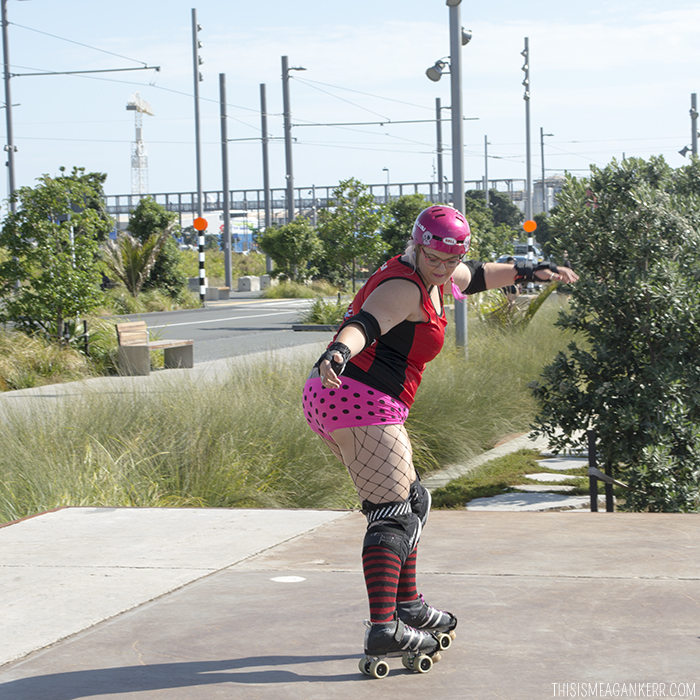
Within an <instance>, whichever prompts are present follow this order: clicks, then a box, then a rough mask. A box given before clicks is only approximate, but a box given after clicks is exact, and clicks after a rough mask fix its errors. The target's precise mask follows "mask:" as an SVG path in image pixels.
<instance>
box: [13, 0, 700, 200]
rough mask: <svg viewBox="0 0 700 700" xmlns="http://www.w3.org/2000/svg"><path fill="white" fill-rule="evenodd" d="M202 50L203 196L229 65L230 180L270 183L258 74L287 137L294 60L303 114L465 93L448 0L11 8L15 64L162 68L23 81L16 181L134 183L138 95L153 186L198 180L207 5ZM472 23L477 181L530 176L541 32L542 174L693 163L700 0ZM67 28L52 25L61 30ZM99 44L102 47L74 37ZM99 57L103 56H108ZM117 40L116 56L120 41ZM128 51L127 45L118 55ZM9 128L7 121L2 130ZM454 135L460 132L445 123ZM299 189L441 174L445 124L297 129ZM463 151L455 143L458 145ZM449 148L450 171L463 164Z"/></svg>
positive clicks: (404, 113)
mask: <svg viewBox="0 0 700 700" xmlns="http://www.w3.org/2000/svg"><path fill="white" fill-rule="evenodd" d="M195 4H196V7H197V16H198V20H199V23H200V24H202V25H203V30H202V31H201V32H200V35H199V36H200V40H201V41H202V43H203V45H204V46H203V48H202V49H201V56H202V58H203V59H204V64H203V66H202V72H203V74H204V78H205V80H204V82H203V83H201V84H200V90H201V97H202V103H201V110H202V140H203V144H204V145H203V166H204V188H205V189H212V190H215V189H220V188H221V146H220V120H219V104H218V100H219V92H218V91H219V77H218V76H219V73H225V74H226V81H227V102H228V113H229V123H228V132H229V133H228V136H229V138H230V139H253V140H251V141H234V142H232V143H231V144H230V145H229V158H230V169H231V175H230V186H231V188H232V189H242V188H249V189H253V188H259V187H261V186H262V164H261V155H260V154H261V147H260V142H259V140H256V139H258V138H259V136H260V116H259V105H260V102H259V90H260V88H259V86H260V83H265V84H266V86H267V101H268V111H269V113H270V117H269V131H270V132H271V134H272V136H275V137H281V136H282V133H283V131H282V118H281V112H282V89H281V79H280V73H281V67H280V57H281V56H282V55H288V56H289V61H290V65H292V66H299V65H301V66H304V67H305V68H306V69H307V70H306V71H305V72H303V73H294V74H293V76H294V79H293V80H292V82H291V101H292V113H293V122H294V123H296V124H302V123H304V124H309V123H313V122H316V123H336V122H359V121H378V120H380V119H390V120H393V121H398V120H417V119H428V120H432V119H433V118H434V109H435V98H436V97H440V98H441V99H442V103H443V105H449V102H450V85H449V77H447V76H446V77H444V78H443V79H442V80H441V81H440V82H439V83H432V82H430V81H429V80H428V79H427V78H426V77H425V69H426V68H427V67H428V66H430V65H432V64H433V63H434V62H435V60H436V59H438V58H441V57H443V56H446V55H448V54H449V37H448V26H449V25H448V19H449V10H448V8H447V7H446V6H445V3H444V0H353V2H352V3H339V2H321V0H298V1H297V2H292V1H290V0H268V1H267V2H257V3H251V2H243V1H242V0H229V1H228V2H223V1H220V0H200V1H199V2H196V0H194V2H193V0H190V1H189V2H181V1H180V0H167V2H166V1H165V0H141V2H136V0H121V1H120V2H119V3H118V4H117V3H106V2H95V0H92V1H91V2H85V1H83V0H67V1H66V2H61V3H57V2H55V0H27V1H20V0H8V3H7V6H8V19H9V22H10V26H9V36H10V62H11V66H12V68H11V71H12V72H16V73H23V72H33V71H36V70H39V71H62V70H94V69H103V68H122V67H132V66H136V65H138V62H143V63H147V64H149V65H159V66H161V71H160V72H159V73H155V72H152V71H141V72H131V73H112V74H102V75H100V76H92V77H77V76H34V77H17V78H14V79H13V80H12V102H13V104H14V105H17V106H15V107H14V108H13V115H14V132H15V143H16V146H17V148H18V152H17V154H16V169H17V184H18V185H32V184H33V183H34V181H35V179H36V178H37V177H38V176H40V175H41V174H43V173H49V174H56V173H57V172H58V168H59V167H60V166H62V165H64V166H66V167H67V168H69V169H70V168H71V167H72V166H74V165H77V166H84V167H85V168H87V169H88V170H96V171H101V172H106V173H108V179H107V183H106V191H107V193H109V194H124V193H128V192H129V191H130V189H131V158H130V155H131V142H132V141H133V139H134V117H133V112H127V111H126V109H125V108H126V103H127V101H128V99H129V97H130V95H131V94H132V93H133V92H136V91H138V92H139V93H140V95H141V97H142V98H143V99H145V100H147V101H148V102H149V103H150V104H151V105H152V107H153V110H154V112H155V116H153V117H150V116H146V117H144V139H145V142H146V146H147V151H148V159H149V188H150V191H151V192H154V193H155V192H175V191H192V190H194V189H195V188H196V183H195V172H194V107H193V101H192V97H191V95H192V90H193V79H192V48H191V9H192V7H193V5H195ZM461 11H462V23H463V25H464V26H465V27H466V28H468V29H471V30H472V31H473V33H474V38H473V40H472V42H471V43H470V44H469V45H468V46H466V47H465V48H464V49H463V71H464V81H463V89H464V112H465V116H469V117H476V118H478V119H477V120H474V121H470V122H466V123H465V177H466V178H467V179H480V178H481V177H482V175H483V172H484V155H483V148H484V146H483V144H484V136H488V139H489V142H490V146H489V154H490V156H491V157H490V159H489V176H490V177H492V178H524V177H525V107H524V102H523V99H522V93H523V87H522V85H521V82H522V79H523V73H522V71H521V65H522V57H521V56H520V51H521V50H522V48H523V40H524V37H526V36H527V37H529V40H530V54H531V57H530V68H531V76H530V78H531V94H532V101H531V114H532V146H533V164H532V165H533V174H534V176H535V177H539V175H540V172H541V162H540V150H539V132H540V127H542V128H543V129H544V131H545V133H550V134H553V136H550V137H547V138H546V147H545V159H546V167H547V171H548V174H553V173H555V172H557V173H562V172H564V170H569V171H571V172H573V173H574V174H577V175H582V174H585V172H586V171H587V169H588V167H589V165H590V164H591V163H595V164H598V165H603V164H605V163H607V162H609V161H610V160H611V159H612V158H613V157H617V158H620V157H621V156H622V155H623V153H624V154H626V155H628V156H631V155H634V156H640V157H649V156H650V155H658V154H662V155H664V156H665V157H666V158H667V160H668V161H669V163H671V164H672V165H674V166H678V165H681V164H683V163H684V162H685V161H684V159H683V158H682V157H681V156H680V155H679V154H678V150H679V149H681V148H682V147H683V146H684V145H686V144H689V143H690V118H689V114H688V110H689V108H690V94H691V93H692V92H700V6H699V5H698V3H696V2H686V1H683V0H668V1H667V2H665V3H663V4H661V3H658V2H644V1H637V2H628V1H627V0H608V1H606V2H603V1H599V0H592V1H590V2H588V3H586V4H585V5H583V6H582V5H580V4H578V3H568V2H566V3H565V2H560V1H558V2H555V1H554V0H532V1H530V2H522V0H519V1H518V2H516V1H514V0H513V1H510V0H502V1H499V0H494V1H493V2H490V3H475V2H471V1H470V0H464V1H463V2H462V9H461ZM49 35H55V36H49ZM55 37H62V38H63V39H70V40H71V41H73V42H80V43H82V44H87V45H88V46H89V47H94V48H87V47H85V46H80V45H78V44H76V43H70V42H67V41H64V40H62V39H59V38H55ZM95 49H100V51H98V50H95ZM106 52H111V53H106ZM114 54H117V55H114ZM0 128H2V129H3V131H4V127H0ZM443 133H444V139H445V141H446V142H449V127H448V125H447V124H445V127H444V130H443ZM294 136H295V137H296V139H297V141H296V142H295V145H294V175H295V184H296V185H298V186H303V187H307V186H308V187H310V186H311V185H317V186H321V185H333V184H336V183H337V182H338V181H339V180H341V179H344V178H347V177H351V176H354V177H357V178H359V179H360V180H362V181H363V182H365V183H368V184H370V183H383V182H385V181H386V178H387V171H386V170H384V169H385V168H386V169H388V173H389V177H390V179H391V181H392V182H413V181H423V182H428V181H431V180H432V179H434V177H435V166H436V159H435V153H434V151H435V125H434V123H426V124H413V125H393V126H385V127H380V126H366V127H346V128H339V127H312V126H305V127H303V128H302V127H298V128H295V129H294ZM446 145H448V146H449V143H447V144H446ZM270 166H271V185H272V186H273V187H283V186H284V148H283V144H282V141H273V142H272V143H271V144H270ZM449 168H450V166H449V159H447V158H446V160H445V171H446V173H448V174H449V172H450V169H449Z"/></svg>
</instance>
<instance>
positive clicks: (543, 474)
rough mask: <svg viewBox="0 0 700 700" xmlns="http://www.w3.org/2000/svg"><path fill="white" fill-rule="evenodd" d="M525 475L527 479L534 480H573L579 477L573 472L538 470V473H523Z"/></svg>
mask: <svg viewBox="0 0 700 700" xmlns="http://www.w3.org/2000/svg"><path fill="white" fill-rule="evenodd" d="M522 476H523V477H525V478H527V479H532V480H533V481H571V479H576V478H578V477H576V476H573V475H572V474H559V473H555V474H549V473H547V472H538V473H536V474H523V475H522Z"/></svg>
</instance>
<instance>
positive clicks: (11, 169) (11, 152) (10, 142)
mask: <svg viewBox="0 0 700 700" xmlns="http://www.w3.org/2000/svg"><path fill="white" fill-rule="evenodd" d="M2 50H3V62H4V77H5V123H6V125H7V144H5V151H6V152H7V174H8V189H9V194H10V196H12V194H13V193H14V191H15V150H16V149H15V142H14V137H13V134H12V95H11V90H10V44H9V41H8V37H7V0H2ZM10 211H11V212H12V213H13V214H14V213H16V211H17V204H16V203H15V202H13V201H10Z"/></svg>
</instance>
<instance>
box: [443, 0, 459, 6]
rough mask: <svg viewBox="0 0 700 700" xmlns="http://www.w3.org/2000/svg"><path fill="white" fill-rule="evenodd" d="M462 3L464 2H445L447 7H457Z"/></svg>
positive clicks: (452, 0) (453, 0)
mask: <svg viewBox="0 0 700 700" xmlns="http://www.w3.org/2000/svg"><path fill="white" fill-rule="evenodd" d="M461 2H462V0H445V5H447V7H457V6H458V5H459V4H460V3H461Z"/></svg>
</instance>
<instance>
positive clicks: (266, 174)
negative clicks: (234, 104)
mask: <svg viewBox="0 0 700 700" xmlns="http://www.w3.org/2000/svg"><path fill="white" fill-rule="evenodd" d="M260 129H261V130H262V139H261V141H262V166H263V198H264V200H265V230H266V231H267V229H268V228H270V226H271V224H272V207H271V202H270V161H269V158H268V153H267V144H268V142H269V141H270V137H269V135H268V132H267V96H266V94H265V83H260ZM265 270H266V271H267V272H268V273H269V272H272V258H271V257H270V256H269V255H266V256H265Z"/></svg>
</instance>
